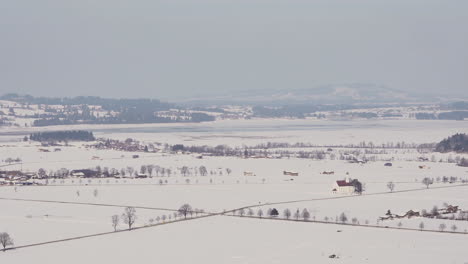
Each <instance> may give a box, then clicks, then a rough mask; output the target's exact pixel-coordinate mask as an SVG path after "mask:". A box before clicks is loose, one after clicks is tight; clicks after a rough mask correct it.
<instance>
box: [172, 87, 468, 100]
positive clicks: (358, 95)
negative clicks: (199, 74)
mask: <svg viewBox="0 0 468 264" xmlns="http://www.w3.org/2000/svg"><path fill="white" fill-rule="evenodd" d="M455 100H460V97H459V96H456V95H454V96H450V95H444V96H441V95H434V94H430V93H420V94H417V93H409V92H405V91H401V90H397V89H393V88H389V87H386V86H384V85H376V84H361V83H354V84H330V85H322V86H318V87H315V88H310V89H292V90H267V89H263V90H246V91H239V92H231V93H227V94H224V95H218V96H217V95H205V96H201V97H198V98H186V99H181V100H179V101H182V102H188V103H219V104H228V103H234V104H242V103H245V104H281V105H284V104H304V103H310V104H359V103H362V104H369V103H414V102H425V103H427V102H431V103H432V102H434V103H440V102H448V101H455Z"/></svg>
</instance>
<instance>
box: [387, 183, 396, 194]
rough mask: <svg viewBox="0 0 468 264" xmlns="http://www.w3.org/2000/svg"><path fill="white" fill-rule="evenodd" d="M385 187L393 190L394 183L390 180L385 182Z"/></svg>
mask: <svg viewBox="0 0 468 264" xmlns="http://www.w3.org/2000/svg"><path fill="white" fill-rule="evenodd" d="M387 188H388V189H389V190H390V192H393V189H395V183H393V182H392V181H390V182H388V183H387Z"/></svg>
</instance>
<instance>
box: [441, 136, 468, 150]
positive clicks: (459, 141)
mask: <svg viewBox="0 0 468 264" xmlns="http://www.w3.org/2000/svg"><path fill="white" fill-rule="evenodd" d="M436 151H437V152H451V151H454V152H458V153H468V135H466V134H455V135H453V136H450V137H448V138H446V139H444V140H442V141H441V142H439V143H438V144H437V146H436Z"/></svg>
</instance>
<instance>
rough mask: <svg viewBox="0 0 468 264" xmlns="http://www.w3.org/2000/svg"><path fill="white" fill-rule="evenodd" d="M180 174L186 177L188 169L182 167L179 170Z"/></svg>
mask: <svg viewBox="0 0 468 264" xmlns="http://www.w3.org/2000/svg"><path fill="white" fill-rule="evenodd" d="M180 173H181V174H182V175H184V177H185V176H187V174H188V173H189V168H188V167H187V166H183V167H182V168H180Z"/></svg>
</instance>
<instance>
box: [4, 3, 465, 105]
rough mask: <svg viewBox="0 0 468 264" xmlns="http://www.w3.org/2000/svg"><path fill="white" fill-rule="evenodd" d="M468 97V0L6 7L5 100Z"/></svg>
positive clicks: (49, 4) (88, 4) (48, 4)
mask: <svg viewBox="0 0 468 264" xmlns="http://www.w3.org/2000/svg"><path fill="white" fill-rule="evenodd" d="M354 82H362V83H376V84H382V85H387V86H389V87H392V88H395V89H401V90H406V91H421V92H425V91H437V90H442V91H443V92H461V91H466V90H468V1H466V0H440V1H435V0H420V1H419V0H387V1H382V0H309V1H305V0H303V1H301V0H145V1H144V0H127V1H121V0H66V1H65V0H56V1H54V0H41V1H38V0H2V1H0V93H2V94H3V93H6V92H18V93H29V94H33V95H48V96H50V95H53V96H75V95H100V96H108V97H153V98H173V97H175V96H178V95H179V96H180V95H183V96H186V95H197V94H198V93H207V92H214V91H216V92H217V93H224V92H227V91H235V90H247V89H297V88H299V89H302V88H311V87H314V86H317V85H321V84H330V83H354Z"/></svg>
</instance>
